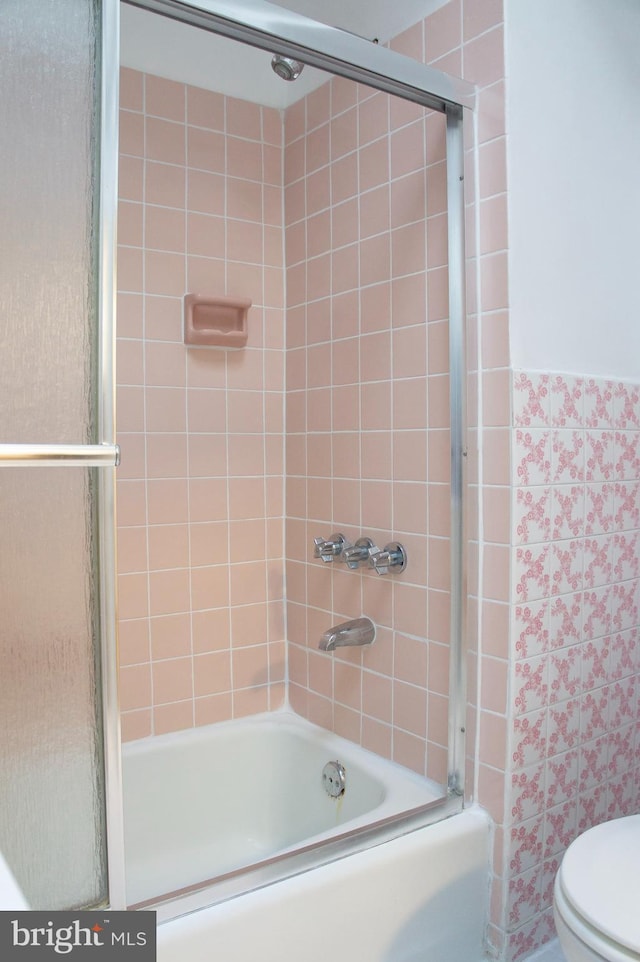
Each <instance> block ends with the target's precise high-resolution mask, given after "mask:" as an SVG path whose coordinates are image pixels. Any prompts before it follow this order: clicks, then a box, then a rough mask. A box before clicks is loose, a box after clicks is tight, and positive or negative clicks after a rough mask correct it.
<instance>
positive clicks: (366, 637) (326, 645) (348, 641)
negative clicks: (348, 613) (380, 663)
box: [318, 618, 376, 651]
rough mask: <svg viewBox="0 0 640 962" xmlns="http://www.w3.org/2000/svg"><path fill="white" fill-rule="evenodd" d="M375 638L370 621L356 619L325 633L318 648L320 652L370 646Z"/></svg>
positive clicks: (374, 628)
mask: <svg viewBox="0 0 640 962" xmlns="http://www.w3.org/2000/svg"><path fill="white" fill-rule="evenodd" d="M375 637H376V626H375V625H374V623H373V622H372V621H371V619H370V618H356V619H354V621H344V622H343V623H342V624H341V625H335V627H334V628H329V631H325V633H324V635H323V636H322V638H321V639H320V644H319V645H318V647H319V648H320V651H334V650H335V649H336V648H347V647H350V646H351V645H357V646H362V645H372V644H373V642H374V641H375Z"/></svg>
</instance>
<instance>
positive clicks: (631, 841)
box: [560, 815, 640, 952]
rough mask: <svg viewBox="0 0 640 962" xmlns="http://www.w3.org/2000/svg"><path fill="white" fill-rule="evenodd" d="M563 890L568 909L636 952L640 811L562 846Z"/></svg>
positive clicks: (639, 945) (639, 933) (639, 946)
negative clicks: (564, 846)
mask: <svg viewBox="0 0 640 962" xmlns="http://www.w3.org/2000/svg"><path fill="white" fill-rule="evenodd" d="M560 883H561V885H562V890H563V892H564V894H565V896H566V897H567V899H568V901H569V902H570V904H571V905H572V906H573V908H574V909H575V910H576V911H577V912H579V913H580V915H582V917H583V918H584V919H585V920H586V921H587V922H589V923H590V924H591V925H593V926H594V927H595V928H596V929H598V931H600V932H602V933H603V934H604V935H606V936H608V937H609V938H610V939H612V940H613V941H614V942H617V943H618V944H619V945H622V946H624V947H626V948H629V949H631V950H632V951H634V952H639V951H640V815H629V816H627V817H626V818H617V819H614V820H613V821H611V822H604V823H603V824H602V825H596V826H595V828H592V829H590V830H589V831H588V832H585V833H584V835H580V836H579V837H578V838H577V839H576V840H575V841H574V842H572V843H571V845H570V846H569V848H568V849H567V851H566V853H565V856H564V858H563V860H562V866H561V868H560Z"/></svg>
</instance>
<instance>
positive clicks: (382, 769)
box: [123, 711, 443, 906]
mask: <svg viewBox="0 0 640 962" xmlns="http://www.w3.org/2000/svg"><path fill="white" fill-rule="evenodd" d="M330 761H339V762H340V763H341V764H342V765H343V766H344V769H345V772H346V780H345V790H344V793H343V794H342V795H340V796H339V797H335V798H334V797H332V796H330V795H329V794H327V792H326V791H325V789H324V787H323V782H322V771H323V768H324V766H325V764H326V763H327V762H330ZM123 786H124V812H125V852H126V885H127V902H128V904H129V905H137V906H139V905H141V904H142V903H147V902H149V901H152V900H155V899H157V898H158V897H160V896H163V895H165V894H166V893H171V892H176V891H180V890H184V889H188V888H190V887H191V886H194V885H198V884H199V883H202V882H203V881H204V880H208V879H216V878H220V877H221V876H226V875H228V874H230V873H234V872H237V871H238V870H240V869H242V868H243V867H246V866H248V865H252V864H255V863H261V862H264V861H265V860H273V859H276V860H277V859H278V858H279V857H281V856H283V855H285V854H286V853H288V852H291V851H292V850H295V849H297V848H299V847H300V846H304V847H307V848H309V847H311V848H313V847H314V846H315V845H317V843H319V842H321V841H326V840H328V839H331V838H332V837H334V836H337V835H342V834H344V833H346V832H349V833H350V832H353V831H354V830H356V829H359V828H362V827H363V826H367V825H369V824H370V823H372V822H380V821H385V820H387V819H390V818H393V817H394V816H397V815H398V814H399V813H401V812H405V811H408V810H414V809H423V808H425V807H428V806H431V805H434V806H435V805H437V803H438V801H439V800H442V798H443V791H442V788H441V787H440V786H439V785H437V784H436V783H435V782H431V781H429V780H427V779H424V778H422V777H420V776H418V775H415V774H414V773H413V772H410V771H408V770H407V769H405V768H402V767H401V766H399V765H396V764H394V763H392V762H388V761H386V760H385V759H382V758H380V757H378V756H377V755H375V754H373V753H372V752H368V751H365V750H364V749H362V748H360V747H359V746H357V745H354V744H353V743H352V742H349V741H346V740H345V739H343V738H340V737H338V736H336V735H334V734H332V733H331V732H328V731H326V730H325V729H322V728H319V727H317V726H316V725H312V724H311V723H310V722H307V721H306V720H305V719H302V718H300V717H299V716H297V715H294V714H292V713H291V712H288V711H281V712H268V713H265V714H262V715H256V716H252V717H251V718H247V719H241V720H237V721H231V722H223V723H221V724H217V725H209V726H206V727H202V728H196V729H189V730H188V731H183V732H177V733H172V734H169V735H162V736H157V737H155V738H148V739H141V740H139V741H136V742H131V743H129V744H127V745H125V746H124V749H123Z"/></svg>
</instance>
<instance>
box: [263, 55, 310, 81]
mask: <svg viewBox="0 0 640 962" xmlns="http://www.w3.org/2000/svg"><path fill="white" fill-rule="evenodd" d="M303 68H304V64H303V63H300V61H299V60H292V58H291V57H281V56H280V54H277V53H276V54H274V55H273V58H272V60H271V69H272V70H273V72H274V73H277V74H278V76H279V77H281V78H282V79H283V80H297V79H298V77H299V76H300V74H301V73H302V70H303Z"/></svg>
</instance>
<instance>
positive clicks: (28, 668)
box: [0, 467, 105, 909]
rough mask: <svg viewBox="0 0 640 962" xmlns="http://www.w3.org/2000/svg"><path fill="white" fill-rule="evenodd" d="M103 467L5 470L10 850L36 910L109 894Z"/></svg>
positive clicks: (4, 811) (1, 837) (1, 769)
mask: <svg viewBox="0 0 640 962" xmlns="http://www.w3.org/2000/svg"><path fill="white" fill-rule="evenodd" d="M93 475H94V471H93V470H92V469H85V468H79V467H67V468H37V469H36V468H7V469H5V470H3V471H0V530H1V531H2V551H1V552H0V611H2V627H1V629H0V665H1V666H2V670H1V673H0V731H1V732H2V733H3V734H2V738H1V739H0V850H2V851H3V852H4V854H5V856H6V857H7V861H8V862H9V864H10V865H11V866H12V868H13V870H14V873H15V874H16V876H17V878H18V881H19V883H20V884H21V886H22V888H23V890H24V892H25V895H26V897H27V899H28V901H29V903H30V905H31V906H32V907H33V908H42V909H60V908H69V907H79V906H87V905H95V904H97V903H100V902H101V901H103V900H104V898H105V880H104V876H105V869H104V866H105V845H104V827H103V826H104V800H103V796H104V792H103V771H102V769H103V765H102V751H101V738H100V726H99V714H100V709H101V704H100V697H99V680H100V679H99V664H98V660H97V656H96V652H97V650H98V644H97V637H96V634H97V608H98V590H97V585H96V577H95V575H94V572H95V570H96V568H97V566H96V563H95V558H94V554H95V550H96V546H95V541H96V539H95V497H94V487H95V485H94V480H95V479H94V476H93Z"/></svg>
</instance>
